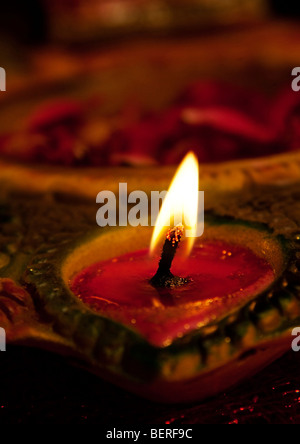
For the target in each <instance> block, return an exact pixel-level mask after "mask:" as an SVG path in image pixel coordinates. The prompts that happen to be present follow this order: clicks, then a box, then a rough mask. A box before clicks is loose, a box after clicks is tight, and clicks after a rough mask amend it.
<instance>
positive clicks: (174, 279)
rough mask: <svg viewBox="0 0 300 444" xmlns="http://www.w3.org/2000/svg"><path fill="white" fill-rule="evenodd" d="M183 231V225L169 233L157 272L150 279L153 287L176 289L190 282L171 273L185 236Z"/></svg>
mask: <svg viewBox="0 0 300 444" xmlns="http://www.w3.org/2000/svg"><path fill="white" fill-rule="evenodd" d="M183 230H184V228H183V226H182V225H176V227H174V228H172V229H170V230H169V231H168V232H167V236H166V240H165V243H164V246H163V249H162V253H161V258H160V261H159V264H158V269H157V272H156V273H155V275H154V276H153V277H152V278H151V279H150V284H151V285H153V287H156V288H174V287H180V286H182V285H185V284H187V283H188V282H190V279H189V278H182V277H179V276H174V275H173V274H172V273H171V265H172V262H173V259H174V257H175V254H176V250H177V248H178V246H179V243H180V239H181V237H182V235H183Z"/></svg>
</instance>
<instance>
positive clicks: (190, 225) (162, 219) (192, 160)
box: [150, 152, 199, 254]
mask: <svg viewBox="0 0 300 444" xmlns="http://www.w3.org/2000/svg"><path fill="white" fill-rule="evenodd" d="M198 190H199V167H198V160H197V158H196V156H195V154H194V153H192V152H190V153H188V154H187V155H186V156H185V158H184V159H183V161H182V163H181V164H180V166H179V168H178V170H177V172H176V174H175V176H174V178H173V180H172V182H171V185H170V188H169V190H168V193H167V195H166V198H165V200H164V202H163V205H162V208H161V210H160V212H159V215H158V218H157V221H156V224H155V228H154V231H153V235H152V239H151V244H150V253H152V252H153V250H154V249H155V247H156V245H157V244H158V243H161V238H162V236H163V235H165V234H166V230H167V228H168V227H170V226H171V225H172V226H175V225H177V224H182V225H183V226H184V229H185V235H186V236H187V242H186V253H187V254H189V253H190V251H191V249H192V247H193V244H194V242H195V236H196V233H197V218H198V195H199V194H198Z"/></svg>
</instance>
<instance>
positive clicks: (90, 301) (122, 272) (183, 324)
mask: <svg viewBox="0 0 300 444" xmlns="http://www.w3.org/2000/svg"><path fill="white" fill-rule="evenodd" d="M158 259H159V258H157V260H154V259H153V258H150V257H149V255H148V250H143V251H136V252H132V253H130V254H126V255H124V256H120V257H118V258H114V259H111V260H108V261H105V262H100V263H96V264H93V265H91V266H90V267H88V268H86V269H84V270H83V271H81V272H80V273H79V274H78V275H76V276H75V278H74V279H73V280H72V282H71V284H70V286H71V289H72V291H73V292H74V293H75V294H76V295H77V296H78V297H79V298H80V299H81V300H82V301H83V302H84V303H85V304H87V305H88V306H90V307H91V308H93V309H94V310H96V311H97V312H100V313H101V314H102V315H104V316H106V317H109V318H111V319H114V320H116V321H118V322H120V323H123V324H125V325H127V326H130V328H132V329H134V330H136V331H138V332H139V333H140V334H141V335H142V336H144V337H146V338H147V339H148V341H149V342H151V343H152V344H154V345H156V346H166V345H168V344H169V343H170V342H171V341H172V340H173V339H175V338H177V337H181V336H182V335H183V334H184V333H187V332H188V331H191V330H193V329H195V328H197V327H200V326H202V325H206V324H207V323H209V322H211V321H212V320H217V319H220V318H222V317H224V316H226V315H227V314H229V313H230V312H232V311H234V309H236V308H237V307H238V306H240V305H243V304H244V303H245V302H246V301H248V300H250V299H252V298H253V297H254V296H255V294H257V293H258V292H260V291H262V290H263V289H265V288H266V287H267V286H268V285H269V284H270V283H271V282H272V281H273V279H274V273H273V270H272V268H271V266H270V265H269V264H268V263H267V262H266V261H265V260H263V259H261V258H260V257H258V256H256V255H255V254H254V253H253V252H252V251H251V250H249V249H247V248H244V247H241V246H236V245H227V244H225V243H223V242H208V243H205V244H203V245H198V246H195V247H194V249H193V252H192V255H191V256H190V257H189V258H188V259H183V258H180V257H176V258H175V260H174V263H173V267H172V272H173V274H175V275H179V276H181V277H187V276H189V277H191V278H192V282H191V283H189V284H187V285H186V286H183V287H180V288H175V289H156V288H153V287H152V286H151V285H150V284H149V279H150V278H151V277H152V276H153V275H154V273H155V272H156V269H157V263H158Z"/></svg>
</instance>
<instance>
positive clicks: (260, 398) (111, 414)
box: [0, 346, 300, 431]
mask: <svg viewBox="0 0 300 444" xmlns="http://www.w3.org/2000/svg"><path fill="white" fill-rule="evenodd" d="M0 368H1V388H0V424H1V423H5V424H19V423H20V424H39V423H40V424H52V423H53V424H98V425H103V426H104V425H106V426H107V425H108V424H112V423H115V424H120V425H126V424H136V425H141V424H142V425H143V424H145V425H146V424H172V425H173V426H174V427H176V426H177V425H180V424H299V423H300V382H299V369H300V352H299V353H295V352H292V351H290V352H288V353H287V354H286V355H285V356H283V357H282V358H281V359H279V360H278V361H277V362H275V363H273V364H272V365H271V366H269V367H267V368H266V369H265V370H264V371H262V372H261V373H259V374H258V375H256V376H255V377H253V378H251V379H248V380H247V381H245V382H244V383H243V384H241V385H239V386H238V387H236V388H233V389H231V390H228V391H227V392H226V393H221V394H220V395H219V396H217V397H215V398H213V399H209V400H206V401H205V402H198V403H194V404H188V405H162V404H157V403H153V402H150V401H147V400H144V399H141V398H139V397H137V396H135V395H132V394H130V393H127V392H125V391H123V390H121V389H119V388H117V387H114V386H113V385H111V384H109V383H107V382H105V381H102V380H101V379H99V378H97V377H96V376H94V375H90V374H89V373H87V372H86V371H83V370H81V369H79V368H77V367H74V366H71V365H69V364H68V362H67V361H66V360H65V359H64V358H63V357H61V356H57V355H53V354H51V353H48V352H45V351H41V350H33V349H29V348H21V347H16V348H14V347H11V346H8V350H7V351H6V352H2V353H0ZM99 431H102V430H101V429H100V430H99Z"/></svg>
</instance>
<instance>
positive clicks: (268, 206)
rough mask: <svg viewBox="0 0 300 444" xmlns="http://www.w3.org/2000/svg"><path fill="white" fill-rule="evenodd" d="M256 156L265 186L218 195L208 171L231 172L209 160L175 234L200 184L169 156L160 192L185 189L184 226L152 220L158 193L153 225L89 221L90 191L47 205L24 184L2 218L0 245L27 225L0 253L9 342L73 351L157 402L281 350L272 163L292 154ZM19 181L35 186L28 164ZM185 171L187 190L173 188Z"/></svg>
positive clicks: (292, 320) (277, 197)
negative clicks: (197, 231) (195, 231)
mask: <svg viewBox="0 0 300 444" xmlns="http://www.w3.org/2000/svg"><path fill="white" fill-rule="evenodd" d="M266 164H267V167H268V168H267V169H266V171H267V174H268V175H269V178H270V181H271V182H272V183H273V185H272V186H269V185H268V186H266V185H264V184H260V183H259V180H257V181H255V180H254V179H253V182H252V185H251V186H247V187H246V186H244V185H243V187H242V189H241V190H240V191H239V192H236V191H234V192H230V193H228V192H227V193H226V194H225V195H223V194H222V193H221V192H220V191H219V190H218V185H219V180H220V177H223V178H224V177H225V178H227V179H228V177H229V178H232V177H235V176H234V175H235V174H236V172H238V171H239V167H238V164H234V165H233V167H232V170H231V171H232V175H231V173H230V165H224V167H221V169H220V170H218V169H217V168H215V169H214V175H213V174H211V175H210V179H209V180H208V177H207V173H205V172H204V173H203V176H204V177H205V174H206V179H205V180H203V189H204V190H206V189H207V188H208V184H209V187H210V191H209V192H208V195H207V196H208V198H207V200H206V204H205V229H204V234H203V236H201V237H194V238H193V237H189V238H186V237H185V233H186V232H187V230H190V229H191V228H193V221H194V216H193V214H196V213H195V209H196V210H197V195H198V187H199V186H198V177H196V179H195V180H189V177H188V178H187V177H186V176H185V171H184V168H181V167H180V168H179V170H178V173H177V174H176V176H175V178H174V180H173V181H172V183H171V186H170V189H169V192H168V195H167V198H166V200H165V202H166V204H165V205H167V202H172V205H173V203H174V202H175V203H176V201H177V203H178V202H179V201H180V199H178V195H177V193H176V190H178V189H179V190H181V191H180V192H182V193H183V195H184V196H186V199H187V200H188V198H189V196H190V195H193V196H195V197H196V199H195V202H194V198H193V199H191V200H189V202H190V203H191V204H190V205H187V207H189V208H190V210H191V211H192V215H191V214H189V215H185V216H186V217H185V218H184V221H183V225H184V226H183V227H181V226H179V225H177V223H172V225H171V226H169V227H165V226H164V225H165V223H166V221H165V220H164V216H163V215H164V206H163V207H162V209H161V212H160V215H159V217H158V220H157V224H156V227H155V228H154V229H153V227H107V228H105V229H102V228H99V227H97V226H96V224H95V204H93V205H92V206H91V207H90V206H89V205H81V204H80V201H78V202H79V203H78V205H75V204H74V199H73V201H72V202H71V203H68V204H63V203H60V204H58V203H56V202H54V203H53V208H52V207H51V205H50V203H49V199H48V200H47V199H46V197H45V198H44V200H45V211H42V209H41V208H43V207H42V205H43V199H41V198H38V199H37V198H36V197H35V198H34V197H33V198H32V200H31V201H30V202H29V200H27V201H26V202H27V207H26V205H25V206H24V205H15V206H14V207H13V208H10V207H8V208H7V209H6V210H5V211H6V212H5V214H4V216H5V217H4V216H3V217H2V219H3V221H4V222H3V230H4V231H3V232H4V233H6V232H7V233H8V234H7V236H10V237H9V245H11V251H13V250H12V245H13V242H14V241H13V239H12V238H13V236H14V233H19V232H20V230H21V229H23V231H24V228H23V227H24V226H27V225H28V226H31V227H32V229H31V231H30V230H28V228H26V230H25V234H24V235H23V236H24V239H26V242H25V241H23V243H22V244H20V235H19V237H18V238H16V239H17V240H16V242H18V245H19V250H18V253H10V255H11V260H10V261H9V260H6V261H4V262H3V264H2V266H1V294H0V297H1V311H0V321H1V326H3V327H4V328H5V329H6V331H7V338H8V342H9V343H19V344H20V343H21V344H29V345H37V346H41V347H43V348H48V349H51V350H54V351H56V352H60V353H63V354H64V355H68V356H71V357H73V358H74V357H75V358H76V361H77V362H79V363H80V365H82V366H84V367H85V368H87V369H88V370H89V371H92V372H94V373H96V374H98V375H99V376H101V377H103V378H105V379H107V380H109V381H111V382H113V383H115V384H117V385H119V386H121V387H124V388H126V389H127V390H130V391H133V392H135V393H137V394H139V395H141V396H145V397H148V398H151V399H155V400H157V401H161V402H178V401H191V400H200V399H203V398H205V397H207V396H211V395H214V394H217V393H219V392H220V391H222V390H224V389H226V388H228V387H229V386H231V385H233V384H237V383H238V382H239V381H241V380H242V379H244V378H245V377H248V376H250V375H252V374H253V373H255V372H257V371H258V370H259V369H261V368H262V367H264V366H265V365H267V364H268V363H270V362H271V361H272V360H274V359H276V358H277V357H279V356H280V355H282V354H283V353H284V352H285V351H286V350H288V349H289V348H290V346H291V331H292V329H293V328H294V327H296V326H298V324H299V319H300V303H299V286H300V276H299V265H300V264H299V259H300V257H299V252H300V250H299V248H300V229H299V226H298V225H297V220H299V219H297V217H296V216H297V214H299V211H300V208H299V205H298V204H297V202H298V200H297V196H298V194H299V186H298V183H299V180H296V181H295V182H294V183H291V181H290V178H289V177H288V176H289V174H285V173H284V171H283V168H284V169H285V170H286V169H288V166H289V165H290V167H291V168H292V169H293V168H294V160H293V159H292V161H291V162H290V163H289V159H288V158H286V159H285V163H284V162H283V161H282V159H281V157H279V158H278V159H274V160H273V161H268V162H266ZM263 165H264V162H262V163H260V164H258V163H257V162H255V163H252V164H248V163H247V162H245V163H244V164H243V165H242V167H241V169H243V171H246V173H245V177H247V178H249V177H254V174H253V172H254V171H256V172H257V174H258V171H259V169H261V168H263ZM222 168H223V169H222ZM271 170H272V171H271ZM192 171H194V172H197V176H198V170H197V164H194V167H193V168H190V169H189V172H190V175H191V177H192ZM201 171H202V169H201V170H200V182H199V183H200V188H202V185H201ZM233 172H234V173H233ZM287 173H288V172H287ZM37 174H39V172H37ZM148 174H149V178H148V180H149V183H150V186H149V188H150V187H151V188H152V189H155V180H152V182H151V175H150V173H148ZM56 177H57V176H56ZM193 177H194V176H193ZM238 177H239V175H238ZM257 177H260V176H259V174H258V176H257ZM265 177H266V176H265ZM276 178H277V179H278V182H277V184H275V179H276ZM227 179H226V180H227ZM277 179H276V180H277ZM16 180H18V179H16ZM31 180H32V182H34V184H35V186H37V185H36V180H35V179H34V174H32V179H31ZM47 180H48V183H50V182H51V181H50V177H48V179H47ZM61 180H62V181H64V180H65V179H64V178H62V179H61ZM222 180H223V179H222ZM265 180H267V179H265ZM284 180H286V184H285V185H284V184H283V182H284ZM213 181H215V184H216V185H215V187H213V186H212V182H213ZM55 183H57V182H55ZM187 183H194V184H196V185H195V189H194V190H193V191H192V190H189V189H185V184H187ZM28 186H30V183H29V184H28ZM43 186H44V185H43ZM151 188H150V189H151ZM213 188H215V190H216V192H215V193H213V192H212V191H211V190H212V189H213ZM174 190H175V195H173V193H174ZM14 193H15V190H14ZM172 195H173V197H172ZM224 196H225V197H224ZM28 206H29V207H30V211H31V215H32V216H31V218H28V215H27V214H28ZM176 211H177V209H176V207H175V206H174V207H173V212H174V214H173V215H174V219H176V218H175V216H176V214H175V213H176ZM193 211H194V213H193ZM35 213H39V215H38V216H37V219H36V220H38V221H39V222H38V223H39V227H38V230H37V229H36V225H37V222H35V220H34V214H35ZM11 214H13V217H12V216H11ZM49 214H50V215H51V217H50V216H49ZM91 214H92V215H93V218H92V219H93V220H92V219H89V218H90V215H91ZM175 222H176V221H175ZM186 222H187V223H186ZM16 224H17V225H16ZM26 224H27V225H26ZM20 227H21V228H20ZM18 230H19V231H18ZM157 233H158V235H157ZM153 234H154V237H153ZM7 244H8V243H7ZM20 245H21V246H20ZM150 246H152V247H153V246H154V247H155V248H153V249H152V251H151V254H149V250H150ZM175 253H176V254H175ZM6 259H7V258H6Z"/></svg>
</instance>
